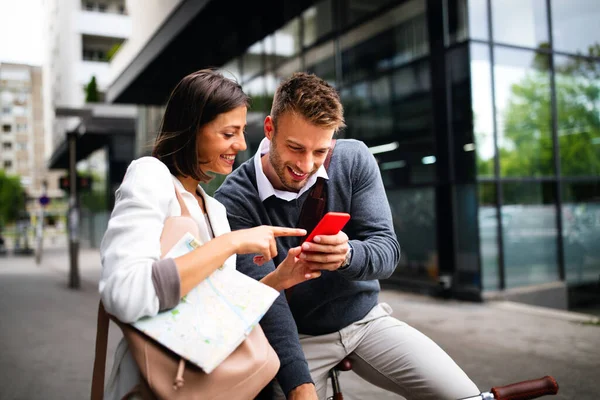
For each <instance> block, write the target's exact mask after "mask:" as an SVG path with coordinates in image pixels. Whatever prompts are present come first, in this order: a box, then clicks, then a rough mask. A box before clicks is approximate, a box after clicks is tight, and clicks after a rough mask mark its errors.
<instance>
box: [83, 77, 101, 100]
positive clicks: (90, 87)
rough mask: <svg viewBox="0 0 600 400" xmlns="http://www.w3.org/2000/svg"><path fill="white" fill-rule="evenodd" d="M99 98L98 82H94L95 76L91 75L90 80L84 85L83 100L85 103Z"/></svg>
mask: <svg viewBox="0 0 600 400" xmlns="http://www.w3.org/2000/svg"><path fill="white" fill-rule="evenodd" d="M99 100H100V95H99V93H98V84H97V83H96V77H95V76H92V79H90V82H89V83H88V84H87V86H86V87H85V102H86V103H96V102H98V101H99Z"/></svg>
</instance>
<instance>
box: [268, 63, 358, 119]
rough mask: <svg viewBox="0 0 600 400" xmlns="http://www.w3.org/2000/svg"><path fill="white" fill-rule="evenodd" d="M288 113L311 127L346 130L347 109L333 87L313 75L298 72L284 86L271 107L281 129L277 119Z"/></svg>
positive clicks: (279, 90) (277, 91)
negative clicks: (299, 117) (301, 119)
mask: <svg viewBox="0 0 600 400" xmlns="http://www.w3.org/2000/svg"><path fill="white" fill-rule="evenodd" d="M286 112H292V113H295V114H296V115H299V116H302V117H304V118H305V119H306V120H307V121H309V122H310V123H311V124H313V125H316V126H319V127H323V128H333V129H334V130H335V131H338V130H339V129H341V128H343V127H345V126H346V124H345V123H344V107H343V106H342V102H341V101H340V96H339V95H338V93H337V91H336V90H335V88H334V87H333V86H331V85H330V84H329V83H327V82H326V81H325V80H323V79H321V78H319V77H318V76H316V75H313V74H307V73H305V72H296V73H294V74H293V75H292V76H291V77H289V78H288V79H286V80H284V81H283V82H281V84H280V85H279V87H278V88H277V90H276V91H275V96H274V97H273V105H272V106H271V118H272V119H273V123H274V125H275V128H277V118H278V117H280V116H281V115H282V114H284V113H286Z"/></svg>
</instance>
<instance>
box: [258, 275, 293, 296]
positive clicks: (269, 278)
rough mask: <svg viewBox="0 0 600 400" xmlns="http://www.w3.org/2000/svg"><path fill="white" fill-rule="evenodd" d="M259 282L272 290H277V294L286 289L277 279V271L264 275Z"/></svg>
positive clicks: (278, 278)
mask: <svg viewBox="0 0 600 400" xmlns="http://www.w3.org/2000/svg"><path fill="white" fill-rule="evenodd" d="M260 281H261V282H262V283H264V284H265V285H267V286H270V287H272V288H273V289H275V290H277V291H278V292H281V291H282V290H285V289H287V288H286V287H285V285H284V283H283V282H282V281H281V279H280V277H279V272H278V270H275V271H273V272H270V273H269V274H268V275H266V276H265V277H264V278H262V279H261V280H260Z"/></svg>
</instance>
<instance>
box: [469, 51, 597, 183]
mask: <svg viewBox="0 0 600 400" xmlns="http://www.w3.org/2000/svg"><path fill="white" fill-rule="evenodd" d="M589 54H590V55H591V56H593V57H599V58H600V45H596V46H593V47H591V48H590V50H589ZM533 68H534V70H532V71H530V72H528V73H527V75H526V76H525V77H524V78H523V79H522V80H521V82H519V83H518V84H515V85H513V86H512V88H511V97H510V99H509V101H508V105H507V107H506V110H505V113H504V115H503V118H502V119H501V122H503V123H502V124H501V125H502V126H503V129H502V130H501V131H499V132H498V135H499V153H500V154H499V156H500V173H501V176H505V177H511V176H520V177H532V176H552V175H554V174H555V171H554V161H553V141H552V114H551V97H550V75H549V73H548V69H549V65H548V57H547V56H544V55H541V56H538V57H536V58H535V59H534V61H533ZM555 70H556V75H555V85H556V104H557V110H556V112H557V122H558V124H557V126H558V132H557V133H558V139H559V146H560V165H561V171H562V174H563V175H570V176H577V175H579V176H581V175H587V176H597V175H600V63H599V62H597V61H594V60H590V59H584V58H574V59H571V60H569V61H568V62H566V63H563V64H561V65H557V66H556V67H555ZM478 168H479V171H480V172H479V175H481V174H482V171H490V170H493V159H490V160H481V159H479V160H478Z"/></svg>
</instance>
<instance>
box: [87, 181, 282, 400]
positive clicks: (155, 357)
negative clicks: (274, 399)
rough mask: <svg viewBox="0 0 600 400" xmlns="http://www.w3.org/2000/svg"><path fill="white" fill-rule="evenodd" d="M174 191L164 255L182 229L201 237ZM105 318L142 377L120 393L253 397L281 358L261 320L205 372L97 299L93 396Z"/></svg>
mask: <svg viewBox="0 0 600 400" xmlns="http://www.w3.org/2000/svg"><path fill="white" fill-rule="evenodd" d="M175 194H176V196H177V201H178V202H179V204H180V206H181V216H174V217H168V218H167V219H166V220H165V224H164V228H163V232H162V235H161V238H160V243H161V254H163V255H164V254H166V253H167V252H168V251H169V250H170V249H171V248H172V247H173V245H174V244H175V243H176V242H177V241H178V240H179V239H180V238H181V237H182V236H183V235H184V234H185V233H186V232H190V233H192V234H193V235H194V236H195V237H199V235H198V224H197V223H196V221H195V220H194V219H193V218H192V217H191V216H190V213H189V211H188V209H187V207H186V205H185V203H184V201H183V199H182V198H181V195H180V194H179V192H178V191H177V189H175ZM109 319H111V320H113V322H115V323H116V324H117V325H118V326H119V328H121V330H122V332H123V336H125V339H126V340H127V344H128V346H129V350H130V351H131V354H132V356H133V358H134V360H135V362H136V364H137V366H138V368H139V369H140V372H141V375H142V378H143V379H142V381H141V382H140V383H139V384H138V385H136V386H135V387H134V388H133V390H132V391H131V392H129V393H128V394H127V395H126V396H125V397H124V399H128V398H131V397H133V396H135V395H137V396H138V398H140V397H141V398H142V399H144V400H155V399H160V400H167V399H186V400H187V399H190V400H199V399H202V400H225V399H227V400H249V399H253V398H254V397H256V396H257V395H258V394H259V393H260V391H261V390H262V389H263V388H264V387H265V386H266V385H267V384H268V383H269V382H270V381H271V380H272V379H273V378H274V377H275V375H276V374H277V371H278V370H279V358H278V357H277V354H275V351H274V350H273V348H272V347H271V345H270V344H269V342H268V341H267V338H266V337H265V335H264V333H263V331H262V329H261V328H260V325H257V326H256V327H255V328H254V329H253V330H252V332H251V333H250V335H249V336H248V337H247V338H246V340H245V341H244V342H242V344H240V345H239V346H238V348H237V349H236V350H235V351H234V352H233V353H232V354H231V355H229V357H227V358H226V359H225V360H224V361H223V362H222V363H221V364H220V365H219V366H218V367H217V368H216V369H215V370H214V371H213V372H211V373H210V374H206V373H204V372H203V371H202V370H201V369H200V368H198V367H197V366H195V365H193V364H190V363H187V362H186V361H185V360H183V359H182V358H180V357H179V356H177V355H176V354H175V353H173V352H171V351H170V350H169V349H167V348H166V347H164V346H162V345H161V344H159V343H157V342H156V341H154V340H153V339H151V338H150V337H148V336H146V335H145V334H143V333H141V332H140V331H138V330H136V329H135V328H133V327H131V326H130V325H129V324H124V323H122V322H120V321H119V320H117V319H116V318H115V317H114V316H112V315H109V314H107V313H106V311H105V310H104V306H103V305H102V302H100V304H99V308H98V327H97V332H96V356H95V360H94V372H93V378H92V393H91V399H92V400H102V398H103V395H104V374H105V365H106V347H107V339H108V326H109Z"/></svg>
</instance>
